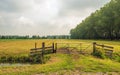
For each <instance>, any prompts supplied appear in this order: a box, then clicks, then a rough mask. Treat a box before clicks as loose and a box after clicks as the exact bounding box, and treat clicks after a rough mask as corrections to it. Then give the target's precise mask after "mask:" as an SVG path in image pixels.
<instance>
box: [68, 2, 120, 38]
mask: <svg viewBox="0 0 120 75" xmlns="http://www.w3.org/2000/svg"><path fill="white" fill-rule="evenodd" d="M119 9H120V1H119V0H111V1H110V2H109V3H107V4H106V5H105V6H104V7H102V8H101V9H100V10H97V11H96V12H94V13H92V14H91V15H90V16H89V17H87V18H86V19H85V20H84V21H82V23H80V24H79V25H77V27H76V28H74V29H72V30H71V31H70V34H71V38H72V39H111V40H112V39H120V11H119Z"/></svg>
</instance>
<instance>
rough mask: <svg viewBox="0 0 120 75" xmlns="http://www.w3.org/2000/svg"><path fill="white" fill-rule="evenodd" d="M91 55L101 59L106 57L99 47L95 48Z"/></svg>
mask: <svg viewBox="0 0 120 75" xmlns="http://www.w3.org/2000/svg"><path fill="white" fill-rule="evenodd" d="M92 55H93V56H96V57H98V58H102V59H105V58H106V56H105V52H104V51H103V50H101V49H97V50H96V51H95V53H92Z"/></svg>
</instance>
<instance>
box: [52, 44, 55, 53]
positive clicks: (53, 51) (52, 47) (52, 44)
mask: <svg viewBox="0 0 120 75" xmlns="http://www.w3.org/2000/svg"><path fill="white" fill-rule="evenodd" d="M52 49H53V53H55V50H54V43H52Z"/></svg>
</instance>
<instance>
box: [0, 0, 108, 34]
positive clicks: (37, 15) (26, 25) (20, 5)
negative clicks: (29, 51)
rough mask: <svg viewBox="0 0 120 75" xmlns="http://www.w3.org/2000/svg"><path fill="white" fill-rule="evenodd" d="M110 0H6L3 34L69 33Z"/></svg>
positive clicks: (1, 6) (0, 11)
mask: <svg viewBox="0 0 120 75" xmlns="http://www.w3.org/2000/svg"><path fill="white" fill-rule="evenodd" d="M109 1H110V0H89V1H86V0H57V1H56V0H51V1H49V0H25V1H24V0H17V1H16V0H2V1H0V35H20V36H24V35H29V36H32V35H40V36H47V35H69V32H70V30H71V29H72V28H75V27H76V26H77V24H79V23H80V22H82V20H84V19H85V18H86V17H88V16H89V15H90V14H91V13H93V12H95V11H96V10H99V9H100V8H101V7H103V6H104V5H105V4H106V3H108V2H109Z"/></svg>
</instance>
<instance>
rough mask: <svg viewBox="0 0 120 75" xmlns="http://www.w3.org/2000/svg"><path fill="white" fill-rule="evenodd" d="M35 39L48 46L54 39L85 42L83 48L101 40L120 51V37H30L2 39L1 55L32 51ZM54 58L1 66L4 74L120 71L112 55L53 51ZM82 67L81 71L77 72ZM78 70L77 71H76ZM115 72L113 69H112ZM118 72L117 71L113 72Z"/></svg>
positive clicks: (55, 40)
mask: <svg viewBox="0 0 120 75" xmlns="http://www.w3.org/2000/svg"><path fill="white" fill-rule="evenodd" d="M35 42H36V43H37V47H41V44H42V42H45V43H46V46H49V45H51V43H53V42H54V43H82V44H83V45H82V48H86V47H87V45H90V48H89V49H86V51H87V50H88V52H89V50H91V49H92V43H93V42H97V43H99V44H105V45H109V46H113V47H114V52H117V53H119V52H120V41H104V40H63V39H40V40H34V39H28V40H15V39H14V40H0V56H21V55H29V52H30V49H31V48H34V44H35ZM48 56H50V59H49V60H48V61H47V62H46V63H45V64H29V65H28V64H26V65H25V64H24V65H23V66H17V65H14V64H13V65H12V66H1V65H0V75H37V74H38V75H39V74H57V75H63V74H64V73H66V74H69V75H70V74H73V73H75V74H77V73H81V72H116V73H117V75H119V74H120V73H119V72H120V63H119V62H116V61H113V60H111V59H100V58H96V57H93V56H91V55H81V54H73V55H68V54H59V53H56V54H49V55H48ZM77 71H78V72H77ZM76 72H77V73H76ZM109 74H112V73H109ZM113 75H114V74H113Z"/></svg>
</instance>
